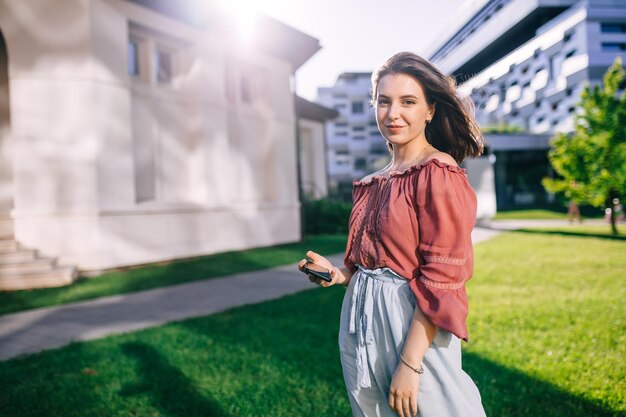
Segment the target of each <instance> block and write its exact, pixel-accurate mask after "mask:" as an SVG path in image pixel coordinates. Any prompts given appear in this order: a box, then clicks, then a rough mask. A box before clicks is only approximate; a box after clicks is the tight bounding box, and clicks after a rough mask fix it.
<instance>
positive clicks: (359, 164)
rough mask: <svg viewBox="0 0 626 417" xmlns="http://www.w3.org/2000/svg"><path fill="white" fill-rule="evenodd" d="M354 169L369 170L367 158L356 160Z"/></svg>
mask: <svg viewBox="0 0 626 417" xmlns="http://www.w3.org/2000/svg"><path fill="white" fill-rule="evenodd" d="M354 169H358V170H364V169H367V159H365V158H356V159H355V160H354Z"/></svg>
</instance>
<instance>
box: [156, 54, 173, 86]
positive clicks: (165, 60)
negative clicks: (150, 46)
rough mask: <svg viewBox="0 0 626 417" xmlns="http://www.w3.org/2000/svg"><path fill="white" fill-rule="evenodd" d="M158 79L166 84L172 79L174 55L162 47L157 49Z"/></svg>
mask: <svg viewBox="0 0 626 417" xmlns="http://www.w3.org/2000/svg"><path fill="white" fill-rule="evenodd" d="M156 79H157V81H158V82H160V83H164V84H165V83H169V82H171V81H172V55H171V54H170V53H168V52H165V51H163V50H161V49H157V51H156Z"/></svg>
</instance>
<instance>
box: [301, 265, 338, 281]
mask: <svg viewBox="0 0 626 417" xmlns="http://www.w3.org/2000/svg"><path fill="white" fill-rule="evenodd" d="M304 272H305V273H306V274H311V275H313V276H315V277H318V278H320V279H323V280H324V281H326V282H331V281H332V278H331V277H330V271H329V270H328V269H327V268H324V267H322V266H320V265H318V264H316V263H313V262H307V263H306V264H304Z"/></svg>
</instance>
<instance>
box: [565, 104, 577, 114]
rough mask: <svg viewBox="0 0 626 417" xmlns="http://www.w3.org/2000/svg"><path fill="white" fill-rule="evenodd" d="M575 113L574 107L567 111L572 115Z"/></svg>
mask: <svg viewBox="0 0 626 417" xmlns="http://www.w3.org/2000/svg"><path fill="white" fill-rule="evenodd" d="M574 111H576V107H574V106H572V107H570V108H569V109H567V112H568V113H570V114H572V113H574Z"/></svg>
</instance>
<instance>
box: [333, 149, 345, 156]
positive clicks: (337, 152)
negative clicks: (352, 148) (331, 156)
mask: <svg viewBox="0 0 626 417" xmlns="http://www.w3.org/2000/svg"><path fill="white" fill-rule="evenodd" d="M335 154H336V155H348V151H347V150H346V149H338V150H336V151H335Z"/></svg>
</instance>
